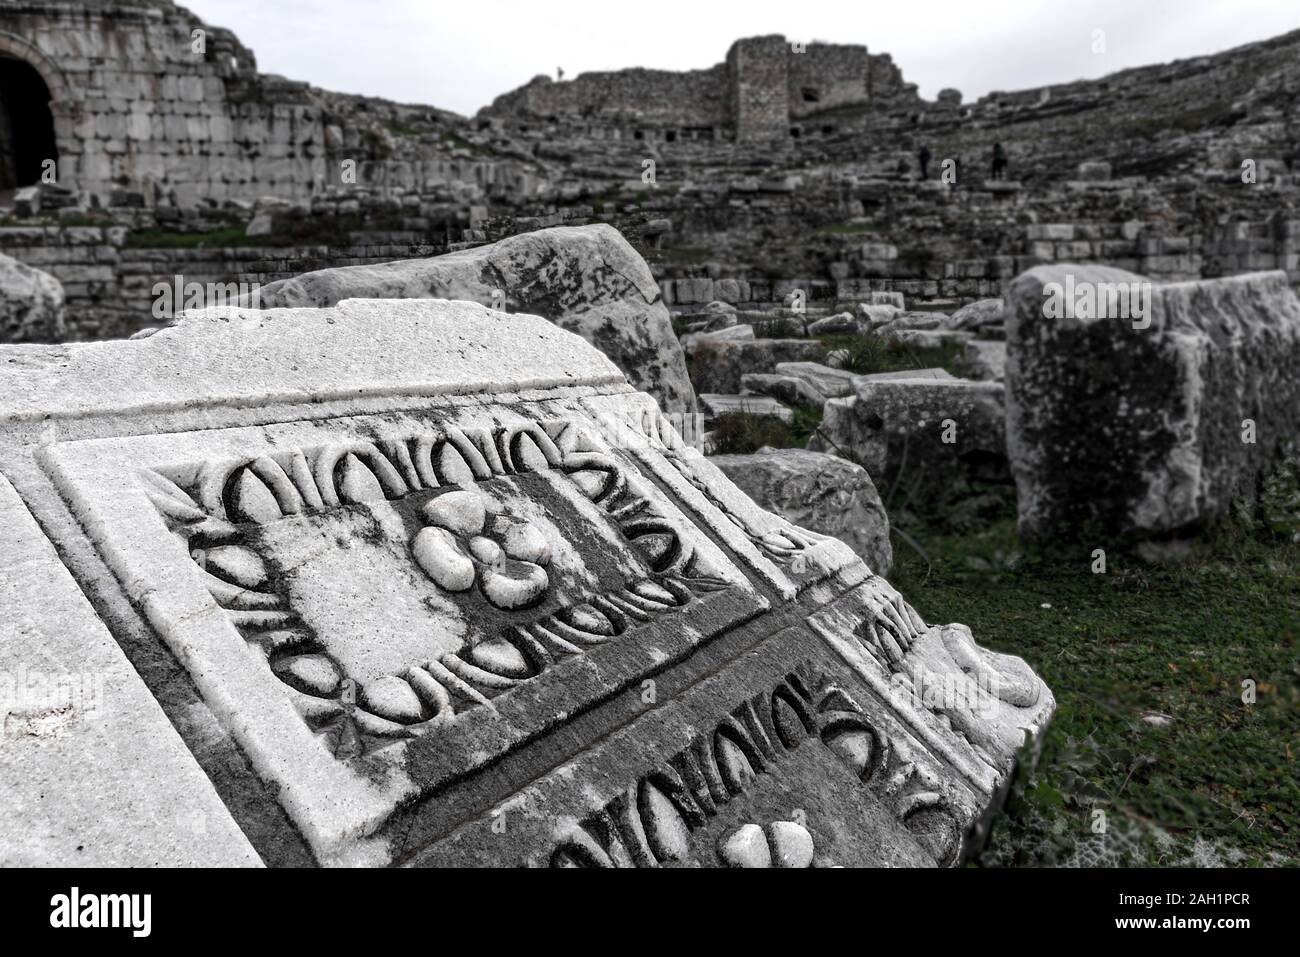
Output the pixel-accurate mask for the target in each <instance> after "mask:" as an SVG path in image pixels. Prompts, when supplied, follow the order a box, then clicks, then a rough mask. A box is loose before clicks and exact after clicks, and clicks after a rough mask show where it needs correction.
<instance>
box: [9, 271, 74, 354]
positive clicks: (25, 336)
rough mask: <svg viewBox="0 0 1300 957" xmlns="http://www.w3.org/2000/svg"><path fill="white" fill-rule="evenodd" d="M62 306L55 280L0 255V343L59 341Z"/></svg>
mask: <svg viewBox="0 0 1300 957" xmlns="http://www.w3.org/2000/svg"><path fill="white" fill-rule="evenodd" d="M63 302H64V299H63V286H62V285H61V284H60V283H59V281H58V280H57V279H55V278H54V277H53V276H51V275H50V274H49V273H46V272H42V271H41V270H39V269H34V268H32V267H31V266H28V265H27V264H26V263H21V262H19V261H18V260H16V259H13V258H12V257H10V256H6V255H4V254H3V253H0V342H57V341H59V340H60V339H62V338H63V335H64V331H65V330H64V318H63Z"/></svg>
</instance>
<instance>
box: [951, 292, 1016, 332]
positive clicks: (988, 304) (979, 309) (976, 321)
mask: <svg viewBox="0 0 1300 957" xmlns="http://www.w3.org/2000/svg"><path fill="white" fill-rule="evenodd" d="M1005 311H1006V303H1005V302H1004V301H1003V300H1001V299H979V300H976V301H975V302H972V303H970V304H969V305H965V306H962V307H961V308H960V309H958V310H957V311H956V312H954V313H953V314H952V316H951V317H950V318H949V320H948V326H949V327H950V328H952V329H968V330H975V329H981V328H983V327H984V326H993V325H998V324H999V323H1001V322H1002V321H1003V318H1004V313H1005Z"/></svg>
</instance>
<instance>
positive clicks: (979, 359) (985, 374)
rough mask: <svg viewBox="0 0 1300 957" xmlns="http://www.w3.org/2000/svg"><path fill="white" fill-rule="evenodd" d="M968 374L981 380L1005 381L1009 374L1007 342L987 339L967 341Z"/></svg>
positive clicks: (966, 359)
mask: <svg viewBox="0 0 1300 957" xmlns="http://www.w3.org/2000/svg"><path fill="white" fill-rule="evenodd" d="M963 371H965V373H966V375H967V376H968V377H969V378H972V379H978V380H979V381H981V382H1003V381H1005V379H1006V375H1007V344H1006V343H1005V342H996V341H993V340H986V339H972V340H971V341H970V342H968V343H966V356H965V369H964V370H963Z"/></svg>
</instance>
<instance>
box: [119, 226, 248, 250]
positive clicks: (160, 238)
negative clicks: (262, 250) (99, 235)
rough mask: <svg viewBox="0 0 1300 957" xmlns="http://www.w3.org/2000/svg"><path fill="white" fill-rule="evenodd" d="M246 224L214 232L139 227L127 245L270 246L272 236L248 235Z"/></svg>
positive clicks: (143, 247) (129, 236) (145, 246)
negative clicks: (174, 230)
mask: <svg viewBox="0 0 1300 957" xmlns="http://www.w3.org/2000/svg"><path fill="white" fill-rule="evenodd" d="M245 228H246V227H244V226H230V227H227V228H225V229H217V230H213V231H212V232H172V231H170V230H166V229H156V228H155V229H137V230H133V231H132V232H130V233H128V234H127V237H126V243H125V245H126V246H128V247H135V248H139V249H207V248H223V249H224V248H228V247H231V246H268V245H271V243H270V242H269V240H271V239H272V237H270V236H246V235H244V230H245Z"/></svg>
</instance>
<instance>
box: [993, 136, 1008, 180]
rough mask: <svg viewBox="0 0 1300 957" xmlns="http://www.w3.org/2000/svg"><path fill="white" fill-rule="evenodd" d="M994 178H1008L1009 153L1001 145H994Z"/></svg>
mask: <svg viewBox="0 0 1300 957" xmlns="http://www.w3.org/2000/svg"><path fill="white" fill-rule="evenodd" d="M993 178H994V179H1006V178H1007V151H1006V150H1005V149H1003V148H1002V144H1001V143H994V144H993Z"/></svg>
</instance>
